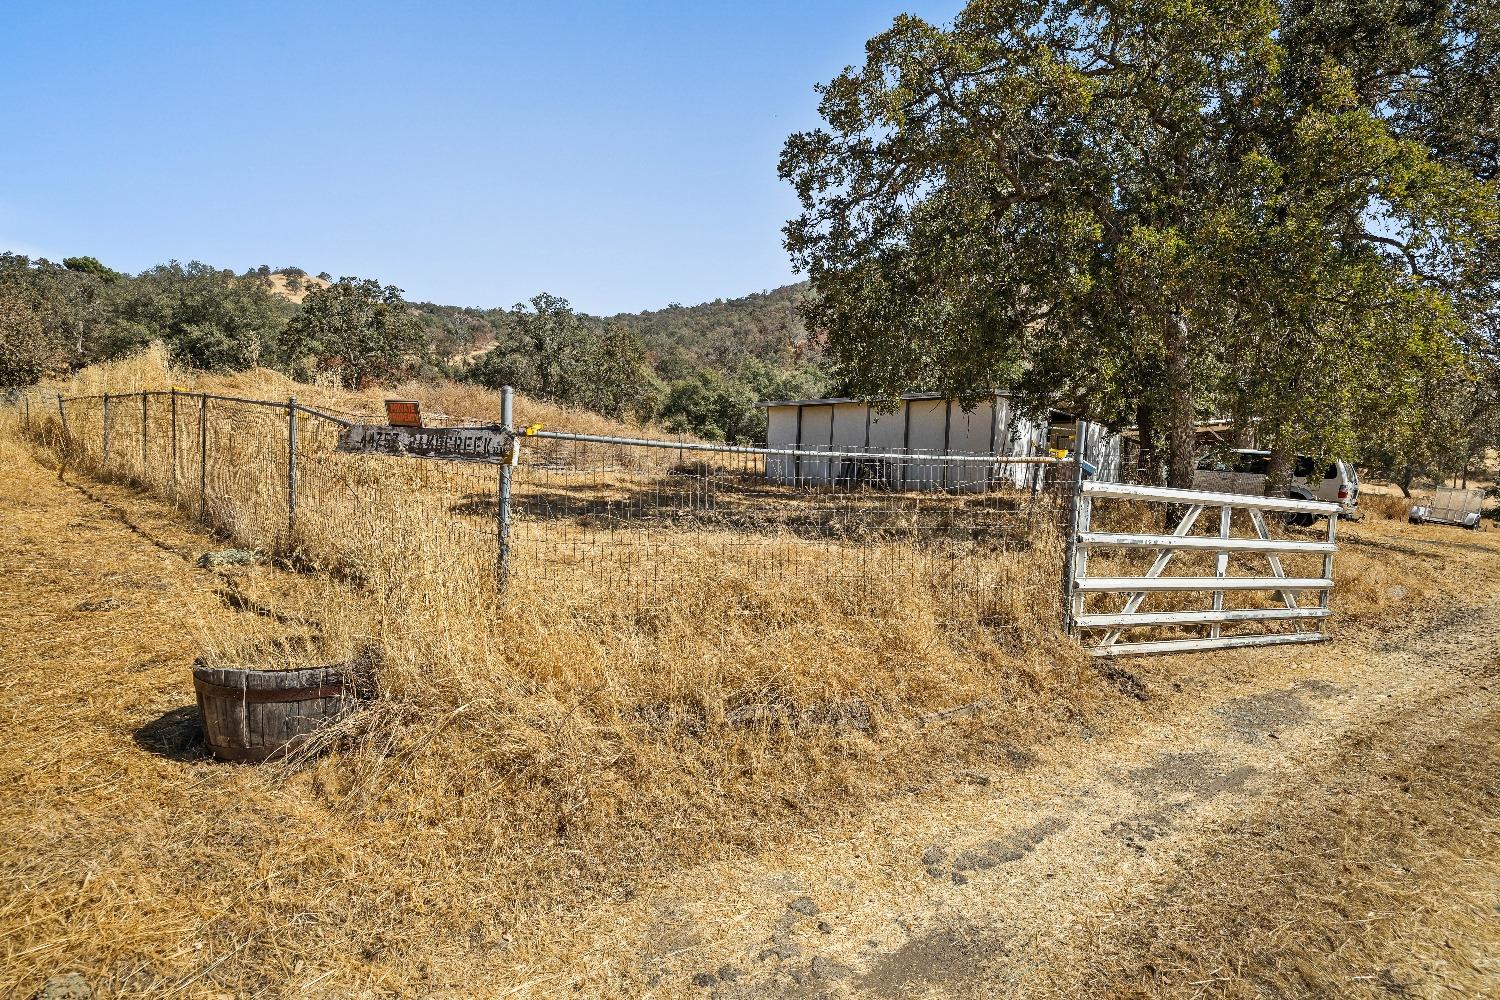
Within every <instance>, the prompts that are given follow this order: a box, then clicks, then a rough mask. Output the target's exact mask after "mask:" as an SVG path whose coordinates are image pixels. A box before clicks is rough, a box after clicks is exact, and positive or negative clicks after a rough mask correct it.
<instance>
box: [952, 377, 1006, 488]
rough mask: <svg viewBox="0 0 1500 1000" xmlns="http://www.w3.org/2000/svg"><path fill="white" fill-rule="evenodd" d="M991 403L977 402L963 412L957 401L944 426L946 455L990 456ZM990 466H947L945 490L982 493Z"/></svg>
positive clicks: (987, 479)
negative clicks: (946, 427)
mask: <svg viewBox="0 0 1500 1000" xmlns="http://www.w3.org/2000/svg"><path fill="white" fill-rule="evenodd" d="M995 431H996V428H995V401H994V399H993V398H990V399H981V400H980V401H979V402H978V403H977V404H975V406H974V409H972V410H970V411H968V412H967V413H966V412H964V408H963V407H962V406H961V405H960V404H959V402H958V401H957V400H954V402H953V410H952V413H951V416H950V418H949V423H948V454H950V455H991V454H994V451H993V450H992V448H991V445H990V438H991V436H992V434H994V435H995V436H997V437H998V434H995ZM993 468H994V467H993V466H990V465H985V464H982V463H979V462H949V463H948V488H949V489H956V490H982V489H984V487H985V484H986V483H987V482H988V481H989V477H990V474H991V472H992V471H993Z"/></svg>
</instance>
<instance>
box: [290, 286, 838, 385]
mask: <svg viewBox="0 0 1500 1000" xmlns="http://www.w3.org/2000/svg"><path fill="white" fill-rule="evenodd" d="M276 277H277V276H276V275H272V278H273V279H274V278H276ZM303 280H304V281H311V280H316V279H308V278H305V279H303ZM807 295H808V288H807V283H806V282H801V283H799V284H795V285H786V286H784V287H781V288H777V289H773V290H772V291H769V292H754V293H752V294H750V295H745V296H742V297H740V298H737V299H715V300H714V301H712V302H704V303H701V304H699V305H693V306H683V305H676V304H673V305H670V306H667V307H666V308H665V309H655V310H650V311H647V312H638V313H617V314H616V315H614V316H589V315H583V318H584V319H585V320H588V321H591V322H595V323H599V324H601V325H603V324H605V323H619V324H622V325H623V326H625V327H627V328H628V329H629V330H630V331H631V332H632V333H634V334H635V335H636V337H637V338H639V340H640V342H641V344H642V346H644V347H645V348H646V351H647V353H648V354H649V355H650V356H651V357H652V358H653V359H654V360H655V361H657V362H661V361H670V360H676V361H687V362H689V363H690V364H691V365H693V366H694V367H704V368H715V369H720V370H727V371H734V370H738V369H739V368H741V367H742V366H743V365H744V364H745V362H747V361H761V362H765V363H767V364H769V365H771V366H772V367H774V368H789V367H797V366H800V365H802V364H803V363H806V362H809V361H815V360H817V358H818V357H819V356H820V354H821V349H820V347H819V345H818V344H817V343H816V341H815V339H814V338H811V337H809V336H808V333H807V328H806V326H805V325H804V324H803V322H802V317H801V316H800V315H799V314H798V312H797V306H798V304H799V303H800V302H801V301H802V300H803V299H804V298H806V297H807ZM416 309H417V310H418V312H419V313H421V316H422V324H423V326H424V327H425V328H426V330H427V336H428V339H429V340H430V341H431V342H432V345H433V348H434V349H435V350H436V351H437V353H438V354H439V355H440V356H442V357H444V358H447V359H449V360H467V359H471V358H473V357H476V356H477V355H479V354H482V353H483V352H484V351H486V350H488V349H489V348H490V347H492V346H493V345H494V344H495V342H496V340H497V339H499V338H500V337H502V336H503V335H504V334H505V331H506V330H507V329H508V327H509V324H510V314H509V311H508V310H506V309H474V308H466V307H461V306H445V305H438V304H436V303H432V302H420V303H417V304H416ZM581 315H582V314H581Z"/></svg>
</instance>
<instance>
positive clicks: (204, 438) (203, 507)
mask: <svg viewBox="0 0 1500 1000" xmlns="http://www.w3.org/2000/svg"><path fill="white" fill-rule="evenodd" d="M198 520H199V521H201V522H203V523H204V524H207V523H208V393H206V392H205V393H203V394H202V395H200V396H199V397H198Z"/></svg>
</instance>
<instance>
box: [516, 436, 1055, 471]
mask: <svg viewBox="0 0 1500 1000" xmlns="http://www.w3.org/2000/svg"><path fill="white" fill-rule="evenodd" d="M527 437H537V438H547V439H550V440H554V441H587V442H591V443H594V444H618V445H631V446H634V447H640V448H685V449H687V450H688V451H713V452H720V453H723V454H742V455H791V456H793V457H801V456H804V455H805V456H809V457H813V458H818V459H824V458H829V457H833V458H867V459H883V460H886V461H900V460H902V459H907V458H919V459H921V458H931V459H933V460H934V461H942V460H943V456H942V455H939V454H937V453H933V452H915V453H905V452H903V453H897V452H881V453H876V454H870V453H868V452H863V451H834V452H829V451H817V450H815V449H802V448H754V447H750V446H749V445H735V444H707V443H693V442H688V443H686V444H684V443H681V442H677V441H658V440H653V439H651V438H626V437H606V436H604V435H601V434H569V433H567V432H564V431H537V432H536V433H535V434H529V435H527ZM948 460H949V461H953V462H968V463H971V464H984V465H988V464H996V465H1056V464H1057V461H1058V460H1057V459H1055V458H1052V457H1050V456H1030V457H1022V456H1013V457H998V456H995V455H951V456H949V457H948Z"/></svg>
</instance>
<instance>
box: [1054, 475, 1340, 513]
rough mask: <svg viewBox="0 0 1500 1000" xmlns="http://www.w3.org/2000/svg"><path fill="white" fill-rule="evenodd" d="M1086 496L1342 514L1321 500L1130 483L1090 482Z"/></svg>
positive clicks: (1086, 484) (1335, 506)
mask: <svg viewBox="0 0 1500 1000" xmlns="http://www.w3.org/2000/svg"><path fill="white" fill-rule="evenodd" d="M1083 495H1084V496H1087V497H1095V498H1098V497H1107V498H1113V499H1117V500H1157V501H1162V500H1165V501H1168V502H1170V503H1179V504H1202V505H1204V506H1206V507H1239V508H1243V509H1246V510H1280V511H1289V512H1295V513H1304V514H1333V513H1336V512H1338V511H1339V510H1341V509H1342V508H1340V507H1339V505H1338V504H1336V503H1324V502H1322V501H1321V500H1293V499H1291V498H1289V497H1256V496H1248V495H1246V494H1243V493H1211V492H1208V491H1206V490H1174V489H1167V488H1166V487H1161V486H1130V485H1128V484H1126V483H1096V482H1093V481H1086V482H1084V484H1083Z"/></svg>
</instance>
